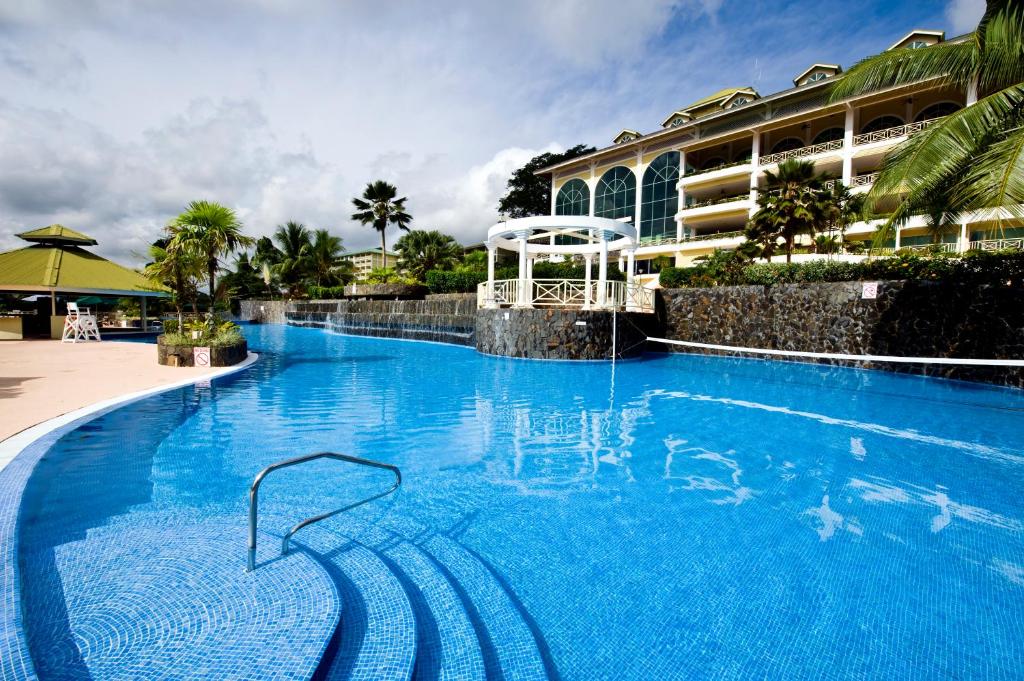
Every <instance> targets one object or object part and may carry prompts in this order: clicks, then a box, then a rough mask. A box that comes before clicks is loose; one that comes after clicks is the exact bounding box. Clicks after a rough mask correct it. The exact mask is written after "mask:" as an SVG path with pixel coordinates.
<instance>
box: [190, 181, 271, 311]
mask: <svg viewBox="0 0 1024 681" xmlns="http://www.w3.org/2000/svg"><path fill="white" fill-rule="evenodd" d="M174 226H175V228H176V229H177V230H178V234H177V235H176V236H175V239H177V240H178V241H179V242H180V243H181V245H182V246H183V247H185V248H187V249H190V250H192V251H193V252H195V253H197V254H200V255H202V257H203V258H204V259H205V261H206V275H207V282H208V284H209V286H210V311H211V312H212V311H213V301H214V292H215V291H216V290H217V267H218V266H219V264H220V263H219V260H218V258H219V257H220V256H221V255H227V254H228V253H233V252H235V251H236V250H238V249H239V248H246V247H248V246H252V245H253V244H254V243H255V240H254V239H253V238H252V237H248V236H246V235H244V234H242V223H241V222H240V221H239V220H238V216H237V215H235V211H233V210H232V209H230V208H228V207H226V206H222V205H220V204H219V203H213V202H212V201H193V202H192V203H190V204H189V205H188V207H187V208H186V209H185V212H184V213H182V214H181V215H179V216H178V217H177V218H175V220H174Z"/></svg>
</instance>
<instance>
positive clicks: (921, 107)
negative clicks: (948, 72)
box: [538, 30, 1024, 282]
mask: <svg viewBox="0 0 1024 681" xmlns="http://www.w3.org/2000/svg"><path fill="white" fill-rule="evenodd" d="M943 40H945V35H944V34H943V33H942V32H939V31H927V30H915V31H912V32H910V33H908V34H907V35H906V36H904V37H903V38H901V39H900V40H899V41H897V42H896V43H895V44H893V45H892V47H890V48H889V49H891V50H898V49H928V47H930V46H932V45H935V44H938V43H940V42H942V41H943ZM841 73H842V68H841V67H840V66H839V65H838V64H823V63H816V64H812V65H810V66H809V67H808V68H807V69H806V70H804V71H803V72H802V73H800V74H798V75H797V76H796V77H795V78H794V79H793V85H794V86H793V87H792V88H790V89H788V90H785V91H783V92H778V93H776V94H772V95H766V96H762V95H761V94H760V93H758V92H757V91H756V90H755V89H753V88H751V87H733V88H727V89H724V90H721V91H719V92H716V93H714V94H712V95H710V96H708V97H705V98H703V99H700V100H698V101H696V102H694V103H692V104H690V105H688V106H685V107H683V108H681V109H678V110H676V111H673V112H671V113H670V114H669V115H668V116H666V117H665V119H664V120H663V121H662V122H661V127H660V129H658V130H656V131H655V132H650V133H646V134H643V133H640V132H638V131H636V130H630V129H626V130H623V131H622V132H620V133H619V134H618V135H617V136H616V137H615V139H614V140H613V144H612V145H611V146H609V147H607V148H604V149H600V150H598V151H596V152H593V153H591V154H588V155H585V156H581V157H578V158H575V159H572V160H569V161H566V162H563V163H559V164H557V165H554V166H550V167H548V168H544V169H541V170H540V171H538V173H544V174H548V173H550V174H551V183H552V184H551V189H552V191H551V196H552V200H551V214H552V215H565V216H570V215H574V216H592V217H606V218H612V219H617V220H622V221H627V222H630V223H632V224H633V225H634V226H636V228H637V231H638V236H639V238H638V245H637V249H636V252H635V259H636V261H635V262H636V265H635V266H636V274H637V277H638V278H639V279H640V280H642V281H646V282H653V281H656V280H657V273H658V272H659V271H660V269H661V268H662V267H664V266H666V265H676V266H687V265H690V264H692V263H693V262H694V260H695V259H697V258H699V257H701V256H705V255H708V254H710V253H712V252H713V251H714V250H715V249H733V248H736V246H738V245H739V244H740V243H742V241H743V238H744V237H743V228H744V226H745V225H746V222H747V220H748V219H749V217H750V216H751V215H753V213H754V212H755V211H756V210H757V196H758V192H760V191H764V190H765V189H766V184H767V181H766V175H765V173H766V172H769V171H775V170H777V168H778V165H779V163H781V162H783V161H785V160H787V159H800V160H805V161H811V162H813V163H814V165H815V168H816V169H817V171H818V172H819V173H823V174H826V175H828V176H829V177H831V178H834V179H832V180H830V181H833V182H842V183H844V184H845V185H846V186H848V187H849V188H850V189H851V191H853V192H867V191H868V190H869V189H870V188H871V186H872V184H873V182H874V180H875V178H876V177H877V171H878V168H879V166H880V165H881V162H882V159H883V158H884V156H885V155H886V154H887V153H888V152H890V151H891V150H892V149H893V148H894V147H896V146H897V145H899V144H901V143H902V142H904V141H906V140H907V139H908V138H909V137H910V136H912V135H914V134H915V133H917V132H919V131H920V130H922V129H924V128H925V127H926V126H928V125H929V124H931V123H932V122H934V121H936V120H938V119H940V118H942V117H943V116H947V115H949V114H950V113H953V112H955V111H957V110H959V109H961V108H962V107H964V106H969V105H971V104H972V103H974V101H976V99H977V98H976V95H975V94H974V93H972V92H965V91H962V90H959V89H956V88H953V87H950V86H949V85H946V84H943V83H941V81H939V80H931V81H924V82H919V83H915V84H913V85H908V86H899V87H892V88H888V89H883V90H878V91H875V92H871V93H868V94H864V95H861V96H858V97H855V98H851V99H847V100H844V101H840V102H835V103H832V102H829V89H830V88H829V86H830V84H831V83H832V82H833V81H834V79H835V78H837V77H841ZM879 224H881V223H880V221H877V220H876V221H865V222H858V223H855V224H853V225H851V226H850V227H849V228H848V229H847V230H846V232H845V244H846V247H847V248H849V250H850V251H853V252H854V253H856V252H857V251H858V250H860V249H859V248H858V246H860V247H866V246H868V245H870V244H871V241H872V239H873V238H874V235H875V232H876V230H877V227H878V225H879ZM1018 232H1024V230H1020V229H1004V230H1000V229H999V225H998V222H997V221H996V220H995V218H994V216H993V215H991V214H986V215H981V214H979V215H973V216H967V218H965V219H964V221H963V224H960V225H957V226H955V228H953V229H950V230H948V231H947V232H945V233H944V234H943V235H942V236H941V245H940V248H942V249H943V250H946V251H952V252H963V251H966V250H969V249H971V248H977V249H998V248H1003V247H1006V246H1014V245H1016V246H1018V247H1019V246H1020V245H1021V244H1020V243H1018V242H1021V241H1022V240H1021V239H1020V238H1009V239H1008V238H1007V237H1020V236H1024V233H1020V234H1018ZM553 238H554V237H552V239H553ZM932 239H933V237H932V234H931V231H929V229H928V222H927V219H926V218H925V217H924V216H915V217H913V218H911V220H910V221H908V222H907V224H905V225H904V226H903V227H902V228H901V229H900V230H898V232H897V233H896V234H895V238H893V239H891V240H890V242H889V243H887V244H886V245H885V248H883V249H882V250H881V253H883V254H884V253H887V252H888V253H891V252H892V251H894V250H898V249H906V248H910V249H916V248H927V247H930V245H931V244H932ZM873 253H875V254H878V253H879V249H877V248H876V249H875V250H874V251H873ZM821 257H829V256H824V255H815V254H812V253H808V254H803V255H796V256H794V259H795V260H801V259H813V258H821ZM830 257H840V258H844V259H857V258H860V257H864V256H862V255H855V254H842V255H838V256H830Z"/></svg>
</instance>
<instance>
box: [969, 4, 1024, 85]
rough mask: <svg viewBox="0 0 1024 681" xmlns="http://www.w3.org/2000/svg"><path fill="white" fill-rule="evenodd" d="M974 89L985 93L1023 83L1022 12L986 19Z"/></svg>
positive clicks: (999, 13)
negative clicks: (976, 83) (980, 61)
mask: <svg viewBox="0 0 1024 681" xmlns="http://www.w3.org/2000/svg"><path fill="white" fill-rule="evenodd" d="M983 26H984V27H983V28H980V29H979V33H980V35H981V38H980V40H981V48H982V53H983V55H984V59H983V60H982V63H981V68H980V71H979V74H978V86H979V88H980V89H981V91H982V92H985V93H989V92H994V91H996V90H1001V89H1003V88H1006V87H1009V86H1011V85H1014V84H1017V83H1020V82H1024V9H1022V8H1021V7H1019V6H1017V7H1012V6H1011V7H1007V8H1006V9H1004V10H1002V11H997V12H994V13H993V14H992V15H991V16H988V17H986V22H985V23H984V25H983Z"/></svg>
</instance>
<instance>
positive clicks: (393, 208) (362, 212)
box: [352, 180, 412, 268]
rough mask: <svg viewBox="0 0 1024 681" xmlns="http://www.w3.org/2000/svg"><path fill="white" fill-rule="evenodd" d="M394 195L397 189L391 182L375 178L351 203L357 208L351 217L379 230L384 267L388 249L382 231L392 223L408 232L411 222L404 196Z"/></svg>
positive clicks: (386, 264) (386, 262)
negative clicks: (360, 196) (359, 196)
mask: <svg viewBox="0 0 1024 681" xmlns="http://www.w3.org/2000/svg"><path fill="white" fill-rule="evenodd" d="M396 196H398V190H397V189H396V188H395V186H394V185H393V184H389V183H387V182H385V181H384V180H376V181H374V182H371V183H369V184H368V185H366V189H364V190H363V196H362V198H354V199H352V205H354V206H355V207H356V208H357V209H358V211H357V212H356V213H353V214H352V219H353V220H358V221H359V222H361V223H363V224H364V225H370V226H371V227H373V228H374V229H375V230H377V231H378V232H380V252H381V257H382V258H383V259H384V267H385V268H387V266H388V249H387V242H386V240H385V238H384V232H385V231H386V230H387V228H388V226H389V225H392V224H394V225H398V228H399V229H403V230H405V231H406V232H408V231H409V223H410V222H412V216H411V215H409V214H408V213H406V212H405V201H406V197H404V196H403V197H402V198H400V199H396V198H395V197H396Z"/></svg>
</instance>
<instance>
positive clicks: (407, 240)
mask: <svg viewBox="0 0 1024 681" xmlns="http://www.w3.org/2000/svg"><path fill="white" fill-rule="evenodd" d="M395 250H396V251H398V263H399V265H400V266H401V268H402V269H403V270H405V272H406V273H407V274H409V276H411V277H414V278H416V279H417V280H419V281H424V278H425V277H426V275H427V272H429V271H430V270H450V269H452V268H453V267H455V265H456V264H457V263H458V262H459V258H460V257H461V256H462V247H461V246H459V244H458V242H457V241H455V239H453V238H452V237H450V236H448V235H447V234H442V233H441V232H439V231H437V230H436V229H432V230H430V231H424V230H414V231H411V232H409V233H408V234H405V235H403V236H402V238H400V239H399V240H398V241H396V242H395Z"/></svg>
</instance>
